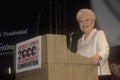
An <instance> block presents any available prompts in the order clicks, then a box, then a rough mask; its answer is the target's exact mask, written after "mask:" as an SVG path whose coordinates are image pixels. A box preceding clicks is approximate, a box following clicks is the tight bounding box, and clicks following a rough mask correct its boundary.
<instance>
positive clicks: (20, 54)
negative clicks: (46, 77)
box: [16, 36, 41, 73]
mask: <svg viewBox="0 0 120 80" xmlns="http://www.w3.org/2000/svg"><path fill="white" fill-rule="evenodd" d="M37 68H41V36H37V37H34V38H32V39H29V40H26V41H23V42H20V43H18V44H16V73H19V72H23V71H28V70H32V69H37Z"/></svg>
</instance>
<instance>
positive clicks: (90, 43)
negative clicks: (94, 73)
mask: <svg viewBox="0 0 120 80" xmlns="http://www.w3.org/2000/svg"><path fill="white" fill-rule="evenodd" d="M77 54H80V55H82V56H86V57H92V56H94V55H96V54H99V55H100V56H101V57H102V60H101V61H100V64H101V66H98V75H110V74H111V73H110V69H109V65H108V56H109V45H108V42H107V40H106V36H105V33H104V32H103V31H102V30H97V29H93V31H92V32H91V33H90V34H89V35H88V37H87V38H86V39H85V34H83V36H82V38H80V39H79V40H78V45H77ZM100 68H101V69H100Z"/></svg>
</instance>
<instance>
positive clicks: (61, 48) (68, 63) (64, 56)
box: [14, 34, 98, 80]
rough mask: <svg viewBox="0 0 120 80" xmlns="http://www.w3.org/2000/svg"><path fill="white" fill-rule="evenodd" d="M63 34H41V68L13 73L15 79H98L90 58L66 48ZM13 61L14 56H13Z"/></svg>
mask: <svg viewBox="0 0 120 80" xmlns="http://www.w3.org/2000/svg"><path fill="white" fill-rule="evenodd" d="M66 41H67V40H66V36H65V35H55V34H46V35H43V36H41V68H38V69H33V70H29V71H25V72H20V73H16V74H15V79H16V80H98V75H97V74H98V72H97V66H94V65H91V64H90V59H89V58H87V57H84V56H81V55H79V54H75V53H73V52H71V51H70V50H68V49H67V42H66ZM14 63H15V58H14Z"/></svg>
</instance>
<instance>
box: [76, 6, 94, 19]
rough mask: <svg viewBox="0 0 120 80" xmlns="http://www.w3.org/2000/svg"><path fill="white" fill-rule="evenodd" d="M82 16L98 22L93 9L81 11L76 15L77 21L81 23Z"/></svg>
mask: <svg viewBox="0 0 120 80" xmlns="http://www.w3.org/2000/svg"><path fill="white" fill-rule="evenodd" d="M82 15H87V16H90V17H91V19H93V20H96V16H95V13H94V12H93V11H92V10H91V9H86V8H85V9H80V10H79V11H78V12H77V14H76V19H77V21H80V18H81V16H82Z"/></svg>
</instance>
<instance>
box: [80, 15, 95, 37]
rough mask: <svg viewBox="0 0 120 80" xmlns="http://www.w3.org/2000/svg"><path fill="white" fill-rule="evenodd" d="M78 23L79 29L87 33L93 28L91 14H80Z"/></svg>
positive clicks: (93, 21) (93, 22)
mask: <svg viewBox="0 0 120 80" xmlns="http://www.w3.org/2000/svg"><path fill="white" fill-rule="evenodd" d="M78 23H79V26H80V29H81V31H82V32H83V33H85V34H87V35H88V34H89V33H90V32H91V31H92V30H93V28H94V24H95V20H93V19H92V18H91V16H88V15H82V16H81V17H80V21H79V22H78Z"/></svg>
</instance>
